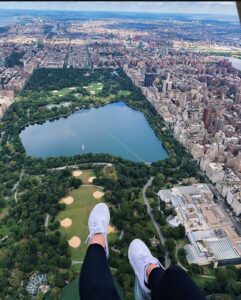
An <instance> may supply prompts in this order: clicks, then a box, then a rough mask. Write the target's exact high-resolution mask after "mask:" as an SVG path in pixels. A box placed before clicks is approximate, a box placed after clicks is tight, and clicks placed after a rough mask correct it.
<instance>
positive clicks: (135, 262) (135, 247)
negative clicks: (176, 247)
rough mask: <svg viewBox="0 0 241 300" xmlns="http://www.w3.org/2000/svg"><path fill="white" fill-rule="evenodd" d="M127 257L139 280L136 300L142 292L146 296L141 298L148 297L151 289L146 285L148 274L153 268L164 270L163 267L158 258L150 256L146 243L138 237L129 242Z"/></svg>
mask: <svg viewBox="0 0 241 300" xmlns="http://www.w3.org/2000/svg"><path fill="white" fill-rule="evenodd" d="M128 258H129V261H130V264H131V266H132V268H133V269H134V272H135V274H136V277H137V278H138V282H139V284H136V289H135V298H136V300H139V299H138V297H139V295H143V294H145V296H146V297H143V296H142V299H145V298H147V299H150V297H151V290H150V287H149V285H148V276H149V274H150V273H151V271H152V270H153V269H155V268H159V267H160V268H162V269H163V272H164V268H163V267H162V265H161V263H160V262H159V261H158V259H156V258H155V257H153V256H152V254H151V252H150V250H149V249H148V247H147V246H146V244H145V243H143V242H142V241H141V240H139V239H135V240H134V241H132V242H131V244H130V246H129V249H128ZM137 288H138V289H137Z"/></svg>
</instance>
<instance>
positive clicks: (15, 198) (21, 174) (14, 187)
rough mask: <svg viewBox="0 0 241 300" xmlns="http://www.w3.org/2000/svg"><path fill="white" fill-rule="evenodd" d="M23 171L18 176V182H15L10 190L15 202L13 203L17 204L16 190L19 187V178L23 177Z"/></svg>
mask: <svg viewBox="0 0 241 300" xmlns="http://www.w3.org/2000/svg"><path fill="white" fill-rule="evenodd" d="M24 171H25V170H24V169H22V170H21V172H20V176H19V180H18V182H16V183H15V184H14V186H13V188H12V192H14V200H15V203H17V202H18V197H17V189H18V186H19V182H20V180H21V178H22V177H23V175H24Z"/></svg>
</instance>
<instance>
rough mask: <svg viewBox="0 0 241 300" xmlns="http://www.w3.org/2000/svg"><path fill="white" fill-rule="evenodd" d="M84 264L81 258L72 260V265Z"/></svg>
mask: <svg viewBox="0 0 241 300" xmlns="http://www.w3.org/2000/svg"><path fill="white" fill-rule="evenodd" d="M78 264H80V265H82V264H83V261H79V260H72V265H78Z"/></svg>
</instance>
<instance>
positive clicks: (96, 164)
mask: <svg viewBox="0 0 241 300" xmlns="http://www.w3.org/2000/svg"><path fill="white" fill-rule="evenodd" d="M86 164H91V165H92V166H112V165H113V164H112V163H107V162H98V163H94V162H93V163H82V164H79V165H66V166H62V167H57V168H50V169H49V170H50V171H58V170H65V169H67V168H80V167H81V166H80V165H86Z"/></svg>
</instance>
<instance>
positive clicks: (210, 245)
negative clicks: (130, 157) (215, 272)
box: [158, 184, 241, 265]
mask: <svg viewBox="0 0 241 300" xmlns="http://www.w3.org/2000/svg"><path fill="white" fill-rule="evenodd" d="M158 196H159V197H160V199H161V200H162V201H164V202H165V203H166V204H168V205H170V206H172V207H174V209H175V211H176V220H175V221H176V223H177V224H178V223H180V224H182V225H183V226H184V227H185V232H186V235H187V238H188V240H189V243H188V244H187V245H185V247H184V248H185V250H186V253H187V260H188V262H189V263H190V264H191V263H196V264H199V265H207V264H209V263H211V262H214V263H215V264H221V265H222V264H228V263H232V264H236V263H241V237H239V236H238V234H237V233H236V231H235V230H234V229H233V228H232V222H231V220H230V219H229V217H228V215H227V214H226V212H225V211H224V210H223V209H222V207H221V206H219V205H218V204H216V203H215V202H214V200H213V193H212V191H211V190H210V189H209V187H208V185H206V184H193V185H191V186H178V187H173V188H172V189H170V190H167V189H165V190H160V191H159V192H158ZM230 197H231V196H230ZM230 197H229V199H231V198H230ZM230 201H231V200H230ZM233 201H234V199H232V203H233Z"/></svg>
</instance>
